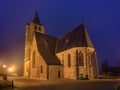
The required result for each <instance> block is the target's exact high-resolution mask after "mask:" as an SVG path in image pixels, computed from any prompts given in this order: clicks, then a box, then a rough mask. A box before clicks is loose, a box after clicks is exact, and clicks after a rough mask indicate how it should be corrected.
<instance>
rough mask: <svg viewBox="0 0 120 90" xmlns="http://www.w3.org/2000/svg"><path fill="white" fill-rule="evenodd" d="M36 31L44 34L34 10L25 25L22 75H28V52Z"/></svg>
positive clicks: (29, 52)
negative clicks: (33, 13)
mask: <svg viewBox="0 0 120 90" xmlns="http://www.w3.org/2000/svg"><path fill="white" fill-rule="evenodd" d="M35 31H36V32H39V33H43V34H45V29H44V26H43V25H42V24H41V22H40V19H39V16H38V13H37V12H36V13H35V15H34V18H33V20H32V21H31V22H30V23H28V24H27V25H26V34H25V56H24V77H29V75H30V54H31V45H32V41H33V36H34V34H35Z"/></svg>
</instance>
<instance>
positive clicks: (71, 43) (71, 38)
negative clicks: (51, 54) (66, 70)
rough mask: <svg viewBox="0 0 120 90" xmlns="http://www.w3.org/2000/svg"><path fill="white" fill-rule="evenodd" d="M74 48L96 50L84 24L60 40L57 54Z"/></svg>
mask: <svg viewBox="0 0 120 90" xmlns="http://www.w3.org/2000/svg"><path fill="white" fill-rule="evenodd" d="M73 47H92V48H94V46H93V44H92V41H91V39H90V37H89V35H88V33H87V31H86V28H85V26H84V25H83V24H81V25H80V26H78V27H76V28H75V29H74V30H72V31H70V32H68V33H67V34H65V35H64V36H62V37H60V38H59V39H58V41H57V46H56V53H58V52H61V51H64V50H67V49H70V48H73Z"/></svg>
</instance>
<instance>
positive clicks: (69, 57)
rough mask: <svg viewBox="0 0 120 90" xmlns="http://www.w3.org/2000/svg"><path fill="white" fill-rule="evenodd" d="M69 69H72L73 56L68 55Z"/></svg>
mask: <svg viewBox="0 0 120 90" xmlns="http://www.w3.org/2000/svg"><path fill="white" fill-rule="evenodd" d="M68 67H71V56H70V54H68Z"/></svg>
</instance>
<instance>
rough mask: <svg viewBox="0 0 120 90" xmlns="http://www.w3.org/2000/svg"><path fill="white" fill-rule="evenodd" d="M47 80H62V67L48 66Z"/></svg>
mask: <svg viewBox="0 0 120 90" xmlns="http://www.w3.org/2000/svg"><path fill="white" fill-rule="evenodd" d="M48 74H49V80H57V79H63V66H58V65H49V71H48Z"/></svg>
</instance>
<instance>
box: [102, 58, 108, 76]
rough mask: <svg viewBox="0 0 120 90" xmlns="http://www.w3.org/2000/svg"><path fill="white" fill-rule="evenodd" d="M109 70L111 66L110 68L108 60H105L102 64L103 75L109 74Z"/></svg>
mask: <svg viewBox="0 0 120 90" xmlns="http://www.w3.org/2000/svg"><path fill="white" fill-rule="evenodd" d="M108 69H109V66H108V63H107V60H104V61H103V62H102V64H101V72H102V74H107V72H108Z"/></svg>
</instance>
